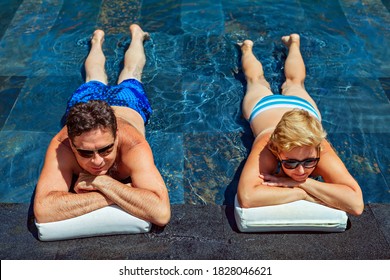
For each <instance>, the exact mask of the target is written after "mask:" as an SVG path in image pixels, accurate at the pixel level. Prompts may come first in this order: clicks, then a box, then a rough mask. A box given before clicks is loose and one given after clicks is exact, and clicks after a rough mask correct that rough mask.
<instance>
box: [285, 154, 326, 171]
mask: <svg viewBox="0 0 390 280" xmlns="http://www.w3.org/2000/svg"><path fill="white" fill-rule="evenodd" d="M319 161H320V158H319V157H318V158H307V159H305V160H296V159H285V160H281V161H280V162H281V163H282V165H283V167H284V168H286V169H295V168H297V167H298V166H299V165H302V166H303V168H314V167H316V166H317V164H318V162H319Z"/></svg>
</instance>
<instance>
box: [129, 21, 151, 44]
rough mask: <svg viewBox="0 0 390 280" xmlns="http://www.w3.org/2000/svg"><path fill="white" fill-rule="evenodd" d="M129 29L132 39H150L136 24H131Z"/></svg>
mask: <svg viewBox="0 0 390 280" xmlns="http://www.w3.org/2000/svg"><path fill="white" fill-rule="evenodd" d="M129 29H130V33H131V38H132V39H135V38H139V39H141V40H142V41H145V40H149V39H150V35H149V33H148V32H145V31H143V30H142V29H141V27H140V26H139V25H138V24H135V23H133V24H132V25H130V27H129Z"/></svg>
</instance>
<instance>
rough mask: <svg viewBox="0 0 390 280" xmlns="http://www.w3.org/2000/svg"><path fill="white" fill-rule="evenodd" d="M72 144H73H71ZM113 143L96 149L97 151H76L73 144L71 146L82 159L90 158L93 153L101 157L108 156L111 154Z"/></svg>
mask: <svg viewBox="0 0 390 280" xmlns="http://www.w3.org/2000/svg"><path fill="white" fill-rule="evenodd" d="M72 144H73V143H72ZM114 144H115V142H114V143H112V144H110V145H108V146H106V147H104V148H101V149H98V150H83V149H78V148H76V146H75V145H74V144H73V146H74V147H75V148H76V151H77V153H78V154H79V155H80V156H81V157H83V158H91V157H93V155H94V154H95V153H98V154H99V155H100V156H101V157H105V156H108V155H109V154H110V153H111V152H112V147H114Z"/></svg>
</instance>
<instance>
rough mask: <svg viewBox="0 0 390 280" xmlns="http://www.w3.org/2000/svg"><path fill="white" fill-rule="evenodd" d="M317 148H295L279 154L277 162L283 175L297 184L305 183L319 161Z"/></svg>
mask: <svg viewBox="0 0 390 280" xmlns="http://www.w3.org/2000/svg"><path fill="white" fill-rule="evenodd" d="M319 153H320V152H319V148H317V147H309V146H304V147H296V148H293V149H292V150H290V151H288V152H280V153H279V160H280V161H281V163H282V168H283V171H284V173H285V174H286V175H287V176H289V177H290V178H292V179H293V180H295V181H297V182H301V181H305V180H306V179H307V178H308V177H309V176H310V174H311V173H312V172H313V171H314V169H315V167H316V166H317V163H318V161H319V157H320V154H319Z"/></svg>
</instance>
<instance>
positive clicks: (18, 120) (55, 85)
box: [4, 76, 81, 132]
mask: <svg viewBox="0 0 390 280" xmlns="http://www.w3.org/2000/svg"><path fill="white" fill-rule="evenodd" d="M80 83H81V80H80V79H79V77H77V76H73V77H70V76H68V77H63V76H48V77H33V78H29V79H28V80H27V81H26V83H25V85H24V87H23V90H22V91H21V93H20V94H19V98H18V100H17V102H16V104H15V106H14V108H13V109H12V111H11V113H10V116H9V118H8V120H7V122H6V123H5V125H4V130H15V131H18V130H20V131H46V132H55V131H58V130H59V129H60V128H61V126H60V121H61V118H62V115H63V114H64V112H65V109H66V102H67V100H68V99H69V97H70V95H71V94H72V92H73V91H74V90H75V89H77V87H78V86H79V84H80Z"/></svg>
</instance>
